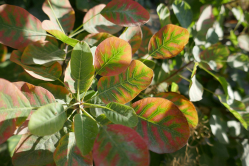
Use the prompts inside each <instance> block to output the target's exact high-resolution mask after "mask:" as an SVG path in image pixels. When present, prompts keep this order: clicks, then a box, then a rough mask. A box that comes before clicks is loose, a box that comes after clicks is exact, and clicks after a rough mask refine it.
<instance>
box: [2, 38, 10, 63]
mask: <svg viewBox="0 0 249 166" xmlns="http://www.w3.org/2000/svg"><path fill="white" fill-rule="evenodd" d="M7 52H8V51H7V47H6V46H5V45H2V44H1V43H0V63H1V62H4V61H5V60H6V54H7Z"/></svg>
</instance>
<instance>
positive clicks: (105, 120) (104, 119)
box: [96, 114, 112, 126]
mask: <svg viewBox="0 0 249 166" xmlns="http://www.w3.org/2000/svg"><path fill="white" fill-rule="evenodd" d="M96 121H97V122H98V123H100V124H101V125H105V126H106V125H109V124H111V123H112V122H111V121H110V120H109V119H108V118H107V117H106V115H105V114H101V115H99V116H98V117H97V118H96Z"/></svg>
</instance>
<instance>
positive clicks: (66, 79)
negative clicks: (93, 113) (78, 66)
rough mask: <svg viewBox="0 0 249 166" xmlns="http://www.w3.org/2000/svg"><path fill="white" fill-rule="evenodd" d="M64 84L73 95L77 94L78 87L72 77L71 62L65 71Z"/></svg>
mask: <svg viewBox="0 0 249 166" xmlns="http://www.w3.org/2000/svg"><path fill="white" fill-rule="evenodd" d="M64 83H65V85H66V86H67V87H68V88H69V90H70V91H71V92H72V93H76V91H77V89H76V88H77V87H76V86H75V84H76V83H75V80H73V79H72V76H71V61H69V62H68V64H67V68H66V70H65V77H64Z"/></svg>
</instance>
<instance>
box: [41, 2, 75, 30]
mask: <svg viewBox="0 0 249 166" xmlns="http://www.w3.org/2000/svg"><path fill="white" fill-rule="evenodd" d="M50 3H51V5H52V7H53V11H52V10H51V8H50V6H49V4H48V0H46V1H45V2H44V3H43V5H42V10H43V11H44V12H45V13H46V14H47V15H48V17H49V18H50V20H51V21H52V22H53V23H55V24H57V21H56V18H57V19H58V20H59V22H60V24H61V26H62V28H63V30H64V32H65V33H67V32H70V31H71V30H72V29H73V26H74V22H75V13H74V10H73V8H72V6H71V5H70V2H69V0H50ZM54 15H55V16H54ZM55 17H56V18H55ZM57 26H58V27H59V25H57Z"/></svg>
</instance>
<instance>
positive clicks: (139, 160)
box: [93, 125, 149, 166]
mask: <svg viewBox="0 0 249 166" xmlns="http://www.w3.org/2000/svg"><path fill="white" fill-rule="evenodd" d="M93 159H94V163H95V164H96V165H102V166H122V165H141V166H142V165H143V166H148V165H149V151H148V148H147V145H146V143H145V141H144V140H143V138H142V137H141V136H140V135H139V134H138V133H137V132H136V131H134V130H133V129H131V128H129V127H126V126H122V125H108V126H106V127H102V128H101V130H100V132H99V135H98V137H97V139H96V141H95V143H94V147H93Z"/></svg>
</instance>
